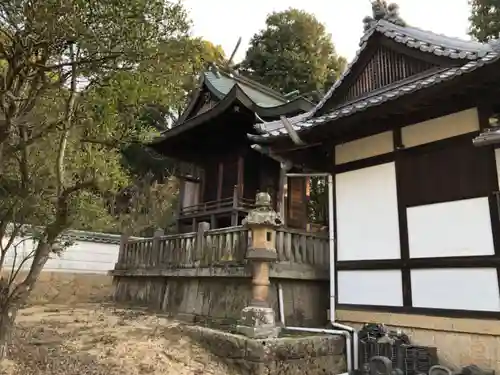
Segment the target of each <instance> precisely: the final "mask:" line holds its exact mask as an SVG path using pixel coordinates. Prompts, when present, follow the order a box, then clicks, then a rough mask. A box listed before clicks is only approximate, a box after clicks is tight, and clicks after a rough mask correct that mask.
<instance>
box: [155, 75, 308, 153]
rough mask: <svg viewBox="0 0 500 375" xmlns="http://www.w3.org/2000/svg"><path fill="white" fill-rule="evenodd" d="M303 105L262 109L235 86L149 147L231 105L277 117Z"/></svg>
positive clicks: (214, 115) (290, 104)
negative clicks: (206, 109)
mask: <svg viewBox="0 0 500 375" xmlns="http://www.w3.org/2000/svg"><path fill="white" fill-rule="evenodd" d="M304 103H308V104H310V103H309V102H307V101H305V100H294V101H291V102H289V103H285V104H284V105H282V106H279V107H273V108H262V107H259V106H257V105H256V104H255V103H254V102H253V101H252V99H251V98H250V97H249V96H248V95H247V94H246V93H245V92H244V91H243V90H242V89H241V88H240V87H239V86H238V85H237V84H236V85H234V87H233V88H232V89H231V91H230V92H229V93H228V94H227V95H225V96H224V97H223V99H222V100H221V101H220V102H218V103H217V104H216V105H215V106H214V107H213V108H211V109H210V110H208V111H206V112H203V113H201V114H199V115H197V116H195V117H192V118H190V119H188V120H187V121H185V122H184V123H182V124H179V125H177V126H174V127H172V128H170V129H168V130H167V131H165V132H164V133H163V134H162V135H161V136H160V137H158V138H156V139H155V140H153V141H152V142H151V143H150V146H151V147H153V148H154V147H155V146H156V145H159V144H161V143H162V142H163V141H165V140H167V139H169V138H172V137H175V136H178V135H179V134H181V133H184V132H186V131H189V130H191V129H193V128H195V127H197V126H199V125H201V124H203V123H204V122H206V121H209V120H211V119H213V118H215V117H217V116H220V115H221V114H222V113H224V112H225V111H226V110H227V109H228V108H230V107H231V106H232V105H242V106H244V107H245V108H247V109H248V110H250V111H252V112H257V113H258V114H259V115H262V116H279V115H282V114H285V113H287V112H290V111H292V110H297V109H301V106H303V105H304Z"/></svg>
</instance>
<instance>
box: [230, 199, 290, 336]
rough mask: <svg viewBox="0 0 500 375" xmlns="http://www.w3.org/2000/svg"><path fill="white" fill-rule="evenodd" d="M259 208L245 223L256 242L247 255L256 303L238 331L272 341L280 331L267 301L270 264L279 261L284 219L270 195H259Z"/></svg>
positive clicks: (244, 315)
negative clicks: (279, 235)
mask: <svg viewBox="0 0 500 375" xmlns="http://www.w3.org/2000/svg"><path fill="white" fill-rule="evenodd" d="M255 206H256V208H255V209H253V210H252V211H250V213H249V214H248V216H247V217H246V218H245V220H244V221H243V224H244V225H245V226H247V228H248V229H249V235H250V236H251V239H252V241H251V242H252V245H251V246H250V247H249V248H248V250H247V255H246V258H247V259H248V260H249V261H250V262H251V263H252V301H251V302H250V306H248V307H245V308H244V309H243V310H242V312H241V321H240V324H239V325H238V326H237V330H238V332H239V333H241V334H243V335H245V336H248V337H252V338H271V337H277V336H278V333H279V328H278V327H276V322H275V318H274V310H273V309H272V308H270V307H269V305H268V302H267V298H268V295H269V285H270V281H269V264H270V262H274V261H276V259H277V254H276V248H275V241H276V228H277V227H278V226H280V225H281V219H280V218H279V216H278V214H277V213H276V212H275V211H274V210H273V209H272V206H271V197H270V195H269V194H267V193H259V194H257V197H256V199H255Z"/></svg>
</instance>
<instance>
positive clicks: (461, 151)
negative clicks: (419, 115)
mask: <svg viewBox="0 0 500 375" xmlns="http://www.w3.org/2000/svg"><path fill="white" fill-rule="evenodd" d="M479 119H480V116H479V114H478V110H477V109H476V108H471V109H469V110H465V111H462V112H458V113H453V114H450V115H447V116H443V117H440V118H436V119H432V120H429V121H425V122H422V123H418V124H413V125H410V126H407V127H403V128H401V129H396V130H394V131H391V132H386V133H382V134H377V135H374V136H371V137H367V138H364V139H359V140H355V141H352V142H349V143H346V144H343V145H337V146H336V149H335V156H336V167H335V169H336V173H335V190H336V197H335V200H336V204H335V206H336V212H335V230H336V238H337V246H336V253H337V254H336V259H337V260H338V264H337V268H338V273H337V275H336V279H337V280H336V281H337V283H336V286H337V293H336V295H337V301H338V304H339V306H340V307H341V308H346V309H360V310H380V311H392V312H405V313H417V314H418V313H423V314H438V315H445V316H476V317H477V316H479V317H496V318H498V317H500V281H499V280H500V276H499V271H500V243H499V241H500V220H499V207H500V205H499V203H500V201H499V200H498V197H499V193H498V190H499V183H498V174H497V171H498V170H500V152H499V151H494V150H493V148H491V147H483V148H475V147H473V145H472V139H473V137H474V136H476V135H477V134H478V132H479V130H480V128H481V127H482V125H483V124H482V123H481V124H480V120H479ZM495 156H496V157H497V158H496V159H495ZM496 161H497V162H496Z"/></svg>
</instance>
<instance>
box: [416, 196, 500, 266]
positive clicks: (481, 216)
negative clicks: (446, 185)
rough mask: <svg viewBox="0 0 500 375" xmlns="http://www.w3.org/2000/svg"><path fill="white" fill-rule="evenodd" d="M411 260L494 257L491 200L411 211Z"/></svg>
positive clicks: (468, 201)
mask: <svg viewBox="0 0 500 375" xmlns="http://www.w3.org/2000/svg"><path fill="white" fill-rule="evenodd" d="M407 217H408V240H409V245H410V257H411V258H431V257H436V258H439V257H452V256H474V255H476V256H477V255H493V254H494V253H495V249H494V245H493V234H492V230H491V219H490V206H489V202H488V198H487V197H483V198H474V199H464V200H459V201H453V202H444V203H437V204H430V205H425V206H417V207H410V208H408V209H407Z"/></svg>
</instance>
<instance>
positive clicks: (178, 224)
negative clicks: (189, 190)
mask: <svg viewBox="0 0 500 375" xmlns="http://www.w3.org/2000/svg"><path fill="white" fill-rule="evenodd" d="M185 187H186V184H185V180H184V178H180V179H179V201H178V202H177V213H176V217H177V220H176V223H175V224H176V232H177V233H180V230H181V214H182V208H183V207H182V206H183V204H184V202H183V201H184V194H185Z"/></svg>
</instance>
